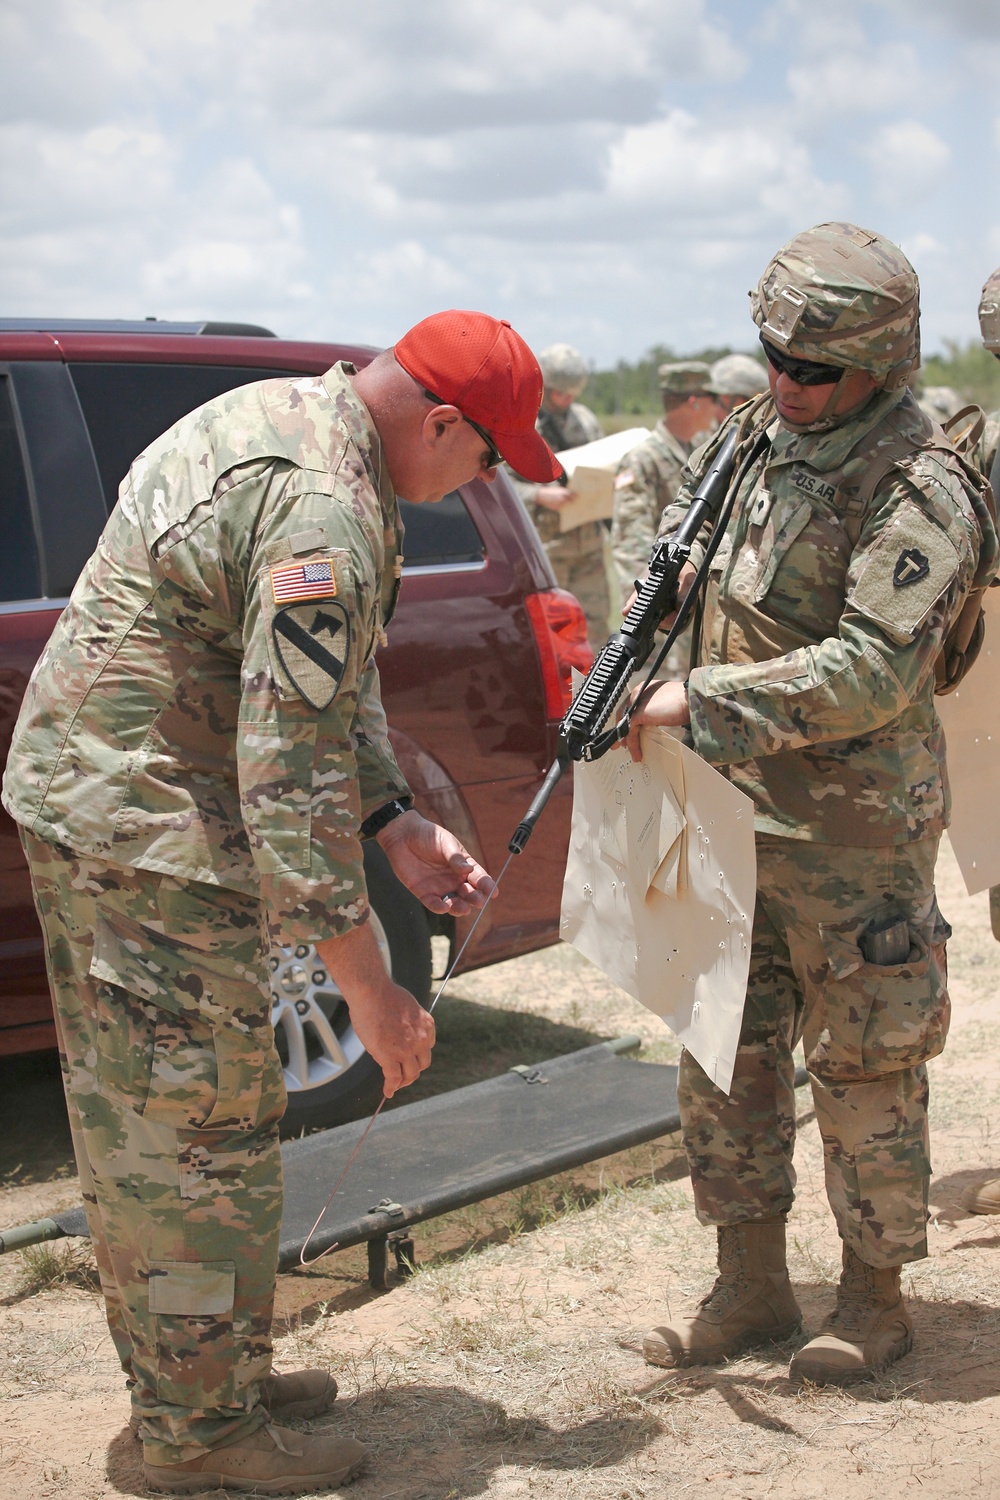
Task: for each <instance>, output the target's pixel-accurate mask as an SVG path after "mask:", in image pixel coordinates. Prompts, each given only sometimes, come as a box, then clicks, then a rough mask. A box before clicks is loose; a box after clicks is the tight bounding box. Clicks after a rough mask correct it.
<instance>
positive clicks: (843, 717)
mask: <svg viewBox="0 0 1000 1500" xmlns="http://www.w3.org/2000/svg"><path fill="white" fill-rule="evenodd" d="M733 420H735V421H737V422H740V421H747V420H748V419H747V417H746V415H745V413H737V414H736V415H735V417H734V418H731V419H730V421H733ZM752 420H755V422H756V430H759V427H760V426H761V425H764V424H768V423H769V424H770V425H769V428H768V430H769V432H770V433H771V436H772V445H771V449H770V452H769V453H768V454H766V455H765V456H764V458H763V459H761V460H759V461H758V462H757V464H756V467H755V468H754V469H753V470H752V471H751V473H750V474H749V475H748V477H747V479H746V480H745V482H744V485H743V488H742V490H741V493H740V494H739V495H738V496H737V499H736V504H735V506H734V510H733V514H732V517H731V520H730V523H729V526H728V528H727V532H726V535H725V537H724V539H723V541H722V544H721V545H720V548H719V551H718V553H717V554H716V556H715V558H714V559H713V564H712V568H711V571H710V575H709V583H708V587H707V590H706V597H705V617H704V624H703V630H702V637H701V642H700V648H699V657H700V661H701V663H702V665H700V666H698V667H697V668H696V669H695V670H694V671H692V673H691V676H690V678H689V682H688V695H689V701H690V707H691V733H692V737H693V741H694V745H695V748H696V749H697V750H698V751H699V753H700V754H701V755H703V756H704V757H705V759H706V760H708V761H710V762H712V763H713V764H714V765H716V766H719V767H723V768H725V769H726V772H727V774H728V775H729V777H730V779H731V780H732V781H733V782H734V784H736V785H737V786H739V787H740V788H741V789H742V790H743V791H745V792H747V793H748V795H749V796H751V797H752V798H753V800H754V802H755V804H756V810H757V815H756V826H757V828H758V830H759V831H760V832H764V833H771V834H778V835H782V836H784V837H787V838H798V839H812V840H816V841H819V842H823V843H833V844H850V845H861V846H875V845H891V844H899V843H905V842H908V841H910V840H914V839H920V838H925V837H929V836H932V835H935V834H938V833H940V831H941V830H942V829H943V828H944V827H945V825H946V823H947V817H948V790H947V780H946V772H945V759H944V737H943V733H942V730H941V725H940V722H939V720H938V717H937V714H936V712H935V709H934V663H935V660H936V658H937V655H938V652H939V650H940V647H941V644H942V641H943V639H944V636H945V634H946V632H947V629H948V626H949V624H950V623H951V621H952V620H953V618H954V617H955V616H956V614H957V613H958V610H959V609H960V607H961V604H962V601H963V599H964V597H965V595H966V593H967V591H968V589H969V588H970V586H971V584H972V582H973V580H974V579H975V580H976V581H977V582H982V581H983V579H984V578H985V577H986V576H992V573H993V572H995V570H996V564H997V538H996V533H995V531H994V530H993V527H992V525H991V523H990V522H989V518H988V517H986V521H985V525H983V523H982V520H981V519H977V508H976V507H975V506H974V504H973V498H974V496H975V498H976V499H978V498H979V495H980V494H981V490H980V489H979V488H977V481H976V479H975V478H974V476H973V474H972V473H971V472H970V471H969V470H967V469H966V468H965V467H964V466H963V464H962V462H961V461H960V460H959V458H958V456H957V455H956V454H955V453H954V450H953V449H951V448H950V446H948V445H945V446H939V440H940V443H941V444H943V443H944V439H943V438H940V435H939V439H936V438H935V437H934V434H933V432H932V428H931V424H930V422H929V421H928V419H927V418H926V417H925V416H924V415H923V413H922V412H921V411H920V410H919V408H918V407H917V405H916V402H915V401H914V400H913V397H912V396H911V395H909V394H908V393H907V394H905V395H902V396H901V395H900V393H899V392H883V393H882V394H880V395H878V396H876V397H875V398H874V399H873V400H872V401H871V402H869V403H868V405H867V406H866V407H865V408H864V410H863V411H862V412H861V413H860V414H859V415H858V416H856V417H854V418H853V419H852V420H850V421H848V422H845V423H844V424H842V425H841V426H839V427H836V428H834V429H833V430H832V431H831V432H826V433H820V434H815V435H811V434H804V435H797V434H795V433H792V432H787V431H784V430H782V429H781V428H780V427H779V425H778V423H777V420H776V419H775V417H774V409H773V406H772V405H771V403H770V400H769V399H766V400H764V401H762V402H760V403H758V404H757V406H756V408H755V418H754V419H752ZM728 429H729V423H726V424H725V426H724V427H723V428H722V430H721V433H720V435H719V437H718V438H717V439H716V440H715V441H714V442H713V443H711V444H710V445H708V447H707V448H706V450H705V455H706V458H711V457H712V456H713V454H714V451H715V449H716V447H717V446H718V444H719V443H720V442H721V440H722V437H723V436H724V435H725V434H726V432H727V431H728ZM698 467H699V470H700V469H702V468H703V467H704V464H703V462H701V460H699V465H698ZM873 477H874V479H876V480H877V481H878V482H877V483H875V484H874V488H873V492H872V493H869V492H868V491H869V490H871V488H872V486H871V485H869V486H867V487H866V478H868V479H872V478H873ZM692 489H693V482H692V483H691V484H686V485H685V487H684V489H683V490H682V492H681V495H680V497H679V499H678V503H677V504H676V505H675V506H673V507H671V509H670V510H668V512H667V513H666V515H665V517H664V523H663V527H662V530H663V532H664V534H667V533H668V532H669V531H671V530H672V529H674V528H675V527H676V526H677V524H678V522H679V518H680V515H681V514H682V512H683V509H684V507H685V506H686V504H687V503H688V500H689V498H690V494H691V490H692ZM981 526H982V531H981ZM981 538H982V541H981Z"/></svg>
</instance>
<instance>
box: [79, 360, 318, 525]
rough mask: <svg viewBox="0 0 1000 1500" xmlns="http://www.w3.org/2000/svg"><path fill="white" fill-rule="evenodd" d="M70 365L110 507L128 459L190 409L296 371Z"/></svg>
mask: <svg viewBox="0 0 1000 1500" xmlns="http://www.w3.org/2000/svg"><path fill="white" fill-rule="evenodd" d="M69 370H70V374H71V375H72V377H73V384H74V385H75V386H76V393H77V395H78V397H79V398H80V405H81V407H82V408H83V415H84V416H85V418H86V419H87V426H88V428H89V429H90V441H91V443H92V444H93V448H94V457H95V458H96V459H97V467H98V470H99V472H100V475H101V485H102V487H103V489H104V498H105V500H106V501H107V506H108V510H109V511H110V510H111V508H112V507H113V505H114V503H115V501H116V500H117V499H118V486H119V485H120V484H121V482H122V480H123V479H124V478H125V475H126V474H127V473H128V471H129V469H130V467H131V465H132V461H133V459H135V458H137V457H138V455H139V454H140V453H141V452H142V450H143V449H144V448H148V447H149V444H150V443H151V442H152V441H153V439H154V438H158V437H159V436H160V434H161V433H163V432H166V431H167V430H168V429H169V428H171V427H173V425H174V423H175V422H178V421H180V419H181V417H185V416H187V414H188V412H189V411H194V409H195V407H196V406H201V405H202V404H203V403H204V402H206V401H211V400H212V399H213V397H215V396H220V395H221V394H222V392H223V391H231V390H233V389H234V388H235V387H236V386H239V385H249V384H250V383H251V382H252V381H254V380H282V379H284V380H287V379H289V378H290V376H291V375H292V374H293V373H301V372H292V371H289V370H252V369H247V368H246V367H245V366H243V367H241V366H231V365H142V364H71V365H70V367H69Z"/></svg>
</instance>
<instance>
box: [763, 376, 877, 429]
mask: <svg viewBox="0 0 1000 1500" xmlns="http://www.w3.org/2000/svg"><path fill="white" fill-rule="evenodd" d="M850 374H851V371H850V370H848V369H843V370H841V372H840V375H839V376H838V378H837V379H836V380H835V381H834V382H833V384H832V385H831V386H830V394H829V396H827V398H826V401H825V402H824V403H823V410H822V411H821V412H820V414H819V416H818V417H817V418H816V419H815V421H813V422H792V421H790V420H789V418H788V417H783V416H782V415H781V414H780V412H779V414H778V421H779V422H780V423H781V425H782V427H786V428H787V429H788V431H789V432H797V433H814V432H832V430H833V429H834V427H839V426H840V424H841V422H844V421H846V420H847V418H848V417H856V416H857V414H858V412H860V411H863V410H864V408H865V407H866V406H867V405H868V401H870V400H872V398H873V397H874V396H876V395H878V392H879V391H880V390H881V389H882V387H881V386H876V387H875V389H874V390H873V391H872V392H871V394H870V395H869V397H868V400H866V401H862V402H861V404H860V405H859V406H856V407H855V408H854V409H853V410H852V411H848V412H837V413H834V410H833V408H834V407H835V406H836V404H837V397H838V396H839V395H840V393H841V391H842V390H843V387H844V377H845V376H847V375H850Z"/></svg>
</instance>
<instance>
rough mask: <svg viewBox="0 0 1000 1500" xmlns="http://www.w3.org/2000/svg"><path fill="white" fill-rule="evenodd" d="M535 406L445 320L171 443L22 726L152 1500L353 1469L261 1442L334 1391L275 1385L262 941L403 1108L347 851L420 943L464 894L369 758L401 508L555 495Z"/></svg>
mask: <svg viewBox="0 0 1000 1500" xmlns="http://www.w3.org/2000/svg"><path fill="white" fill-rule="evenodd" d="M541 391H542V382H541V375H540V373H539V371H538V367H537V365H536V363H535V360H534V357H533V356H532V354H531V352H530V350H529V349H528V348H527V346H526V345H525V344H524V343H523V342H522V341H521V340H520V339H519V338H518V336H517V334H515V333H514V332H513V330H512V329H511V328H510V326H509V325H508V324H506V323H500V322H498V321H497V320H496V319H494V318H487V317H485V316H484V315H483V314H481V313H460V312H452V313H441V314H438V315H437V316H436V317H433V318H428V319H425V320H424V322H422V323H419V324H418V325H417V326H416V327H415V328H413V329H411V330H410V332H409V333H408V334H406V335H405V337H404V338H402V339H401V340H400V341H399V343H398V344H397V345H396V347H395V349H394V350H388V351H387V352H386V353H384V354H382V355H380V356H378V357H377V358H376V359H375V360H374V361H373V362H372V363H371V364H370V365H368V366H367V367H366V368H365V369H364V370H360V371H355V370H354V368H353V366H351V365H344V364H341V365H335V366H334V367H333V369H331V370H328V371H327V373H326V374H325V375H324V376H322V377H315V376H298V377H295V378H294V379H291V380H284V379H282V380H270V381H265V382H263V383H261V384H257V385H249V386H244V387H242V388H241V389H239V390H235V391H232V392H230V393H228V394H226V395H223V396H220V397H219V398H218V399H217V400H216V401H213V402H210V403H209V404H208V405H207V406H203V407H201V408H199V409H198V410H197V411H195V412H192V413H191V414H190V415H189V416H187V417H185V418H184V419H183V420H182V421H181V422H179V423H178V424H177V426H176V427H175V428H173V429H172V431H170V432H168V433H167V434H166V435H165V436H164V437H162V438H160V439H158V440H157V442H155V443H153V444H152V445H151V447H149V448H148V449H147V450H146V451H145V453H143V454H141V455H140V457H139V458H138V459H137V460H136V461H135V463H134V464H133V465H132V468H131V470H130V472H129V475H128V477H127V478H126V479H125V481H124V482H123V484H122V487H121V493H120V499H119V502H118V505H117V506H116V507H115V510H114V511H113V513H112V515H111V518H110V520H109V521H108V524H107V527H106V528H105V531H104V534H103V536H102V537H101V540H100V542H99V543H98V547H97V550H96V552H95V553H94V555H93V557H92V558H91V560H90V562H89V563H88V564H87V566H86V568H85V569H84V571H83V574H82V575H81V578H80V581H79V583H78V584H77V586H76V588H75V589H74V591H73V597H72V599H71V600H70V602H69V605H68V607H67V609H66V610H65V612H64V613H63V615H62V618H61V619H60V621H59V624H58V625H57V626H56V629H55V631H54V632H53V634H52V637H51V639H50V641H49V643H48V645H47V646H46V649H45V652H44V653H43V655H42V657H41V659H40V661H39V663H38V665H37V667H36V669H35V672H34V674H33V676H32V679H31V683H30V685H29V687H28V691H27V693H26V695H25V699H24V705H23V708H22V711H21V717H20V719H19V721H18V726H17V730H16V732H15V736H14V741H13V745H12V747H11V751H10V757H9V760H8V763H7V775H6V780H5V783H4V806H5V807H6V808H7V810H8V812H9V813H10V814H11V816H12V817H14V818H15V819H16V820H17V821H18V822H19V823H20V824H21V825H22V830H21V831H22V837H23V841H24V845H25V851H26V853H27V857H28V862H29V866H30V869H31V877H32V883H33V885H34V890H35V898H36V902H37V906H38V911H39V916H40V918H41V922H42V927H43V930H44V934H45V942H46V952H47V958H48V965H49V979H50V984H51V986H52V994H53V1001H54V1007H55V1012H56V1026H57V1030H58V1033H59V1045H60V1051H61V1053H62V1064H63V1070H64V1078H65V1084H66V1096H67V1104H68V1107H69V1117H70V1124H71V1127H72V1131H73V1144H74V1148H75V1151H76V1157H77V1164H78V1167H79V1172H80V1180H81V1186H82V1189H83V1195H84V1199H85V1202H86V1206H87V1219H88V1224H89V1227H90V1235H91V1239H92V1241H93V1244H94V1251H95V1254H96V1257H97V1262H98V1266H99V1269H100V1275H101V1285H102V1288H103V1291H104V1296H105V1301H106V1305H107V1313H108V1322H109V1325H110V1328H111V1334H112V1337H113V1339H114V1342H115V1346H116V1349H117V1352H118V1355H119V1357H120V1359H121V1363H122V1366H123V1368H124V1370H125V1372H126V1375H127V1377H128V1381H129V1384H130V1386H131V1391H132V1409H133V1415H134V1419H135V1421H136V1425H137V1426H138V1428H139V1430H140V1433H141V1436H142V1440H143V1449H144V1470H145V1477H146V1481H147V1483H148V1484H149V1486H150V1487H151V1488H152V1489H155V1490H158V1491H167V1492H170V1493H183V1494H187V1493H192V1492H193V1491H194V1490H196V1489H197V1490H198V1491H199V1492H200V1491H201V1490H202V1489H215V1488H223V1487H225V1488H234V1489H239V1490H248V1489H254V1490H255V1493H263V1492H266V1493H268V1494H278V1493H281V1494H287V1493H291V1492H293V1491H295V1492H298V1491H301V1490H306V1489H308V1490H309V1491H313V1490H315V1489H317V1488H320V1489H325V1488H327V1487H329V1486H330V1485H333V1484H337V1483H340V1482H342V1481H343V1480H345V1479H347V1478H349V1477H350V1476H351V1475H352V1474H353V1473H354V1472H355V1471H356V1470H357V1468H358V1466H359V1465H360V1463H361V1462H362V1461H363V1459H364V1457H365V1450H364V1449H363V1448H362V1446H361V1444H360V1443H356V1442H354V1441H352V1440H351V1439H349V1438H339V1437H334V1436H328V1435H321V1434H320V1435H315V1436H309V1435H305V1434H301V1433H297V1432H291V1431H288V1430H287V1429H284V1428H282V1427H281V1426H274V1425H272V1424H273V1422H279V1423H280V1421H281V1419H282V1417H289V1416H292V1417H294V1416H310V1415H315V1414H316V1413H317V1412H320V1411H322V1410H324V1409H325V1408H326V1407H328V1406H329V1405H330V1404H331V1403H332V1401H333V1398H334V1396H335V1395H336V1386H335V1385H334V1384H333V1383H332V1382H331V1381H330V1379H329V1376H328V1374H327V1372H326V1371H318V1370H314V1371H305V1372H300V1373H298V1374H296V1375H293V1376H273V1375H272V1374H271V1337H270V1327H271V1312H272V1307H273V1301H274V1283H275V1269H276V1264H277V1253H278V1234H279V1230H280V1226H281V1157H280V1152H279V1145H278V1121H279V1120H280V1118H281V1115H282V1112H283V1110H284V1106H285V1092H284V1085H283V1081H282V1072H281V1065H280V1062H279V1060H278V1056H277V1053H276V1051H275V1047H274V1037H273V1033H272V1031H271V1025H270V988H269V983H268V980H269V973H268V968H267V957H268V953H269V949H270V942H269V940H268V933H267V921H268V920H269V921H270V923H271V927H272V933H273V936H274V937H275V938H276V939H277V940H278V941H281V942H285V943H289V942H290V943H315V944H316V947H317V951H318V952H319V954H320V958H321V961H322V963H323V964H324V967H325V968H326V969H327V971H328V972H329V974H330V975H331V976H332V978H333V980H334V982H335V983H336V984H337V986H338V988H339V989H340V991H341V992H342V994H343V996H344V999H345V1000H346V1001H347V1004H348V1007H349V1009H350V1013H351V1020H352V1023H353V1025H354V1028H355V1030H356V1031H357V1033H358V1036H359V1037H360V1039H361V1041H362V1042H363V1044H364V1046H365V1047H366V1048H367V1049H368V1051H369V1052H370V1053H371V1054H372V1056H373V1057H374V1058H375V1060H376V1061H377V1062H378V1063H379V1064H380V1065H381V1067H382V1069H383V1072H384V1074H385V1080H386V1081H385V1091H386V1093H387V1094H391V1093H393V1092H394V1091H395V1090H396V1089H397V1088H399V1087H401V1086H403V1085H405V1084H407V1083H410V1082H412V1081H413V1079H414V1078H416V1077H417V1075H418V1074H419V1073H420V1071H421V1070H422V1069H423V1068H425V1067H426V1066H427V1065H428V1063H429V1061H430V1050H431V1047H432V1046H433V1042H434V1026H433V1022H432V1020H431V1018H430V1016H428V1015H427V1014H426V1013H425V1012H424V1011H423V1010H422V1009H421V1008H420V1006H419V1005H418V1004H417V1002H416V1001H415V1000H414V999H413V997H412V996H410V995H409V994H408V993H407V992H406V991H405V990H404V989H401V988H400V986H399V985H397V984H395V983H394V982H393V980H392V978H391V977H390V975H389V974H388V973H387V971H386V969H385V965H384V963H383V962H382V959H381V956H380V953H379V949H378V944H377V941H376V938H375V936H374V934H373V930H372V926H371V924H370V923H369V922H368V920H367V919H368V915H369V907H368V897H367V892H366V889H365V880H364V870H363V865H362V850H361V839H362V838H366V837H368V838H377V839H378V841H379V843H380V844H381V846H382V848H383V849H384V851H385V853H386V855H387V857H388V859H389V862H390V864H391V865H392V868H393V870H394V871H395V873H396V875H397V876H398V877H399V879H400V880H402V881H403V883H404V884H405V885H407V886H408V887H409V889H410V890H412V891H413V892H414V894H415V895H416V896H418V897H419V898H420V899H421V900H422V901H424V903H425V904H426V905H427V906H428V907H430V909H431V910H433V911H439V912H444V911H451V912H455V913H462V912H467V911H469V910H470V909H472V907H475V906H482V904H483V902H484V901H485V899H486V896H487V894H488V892H489V891H490V890H491V889H492V882H491V881H490V879H489V877H488V876H487V874H486V872H485V871H484V870H482V869H481V868H480V866H479V865H477V864H476V863H475V862H474V861H473V860H472V859H471V858H470V857H469V856H468V854H467V853H466V852H465V850H464V849H463V848H462V846H461V845H460V844H459V842H458V840H457V839H455V838H454V837H453V836H452V835H451V834H449V833H447V832H446V831H445V830H444V829H443V828H439V827H438V826H437V825H436V824H434V823H429V822H427V821H426V820H425V819H423V818H422V817H420V815H419V814H418V813H417V812H416V811H414V810H413V809H412V807H411V806H410V803H411V798H410V796H409V793H408V790H407V786H406V782H405V781H404V779H403V777H402V775H401V774H400V771H399V768H398V766H397V765H396V761H395V758H394V756H393V753H392V750H391V748H390V745H389V740H388V736H387V732H386V723H385V717H384V715H383V712H382V706H381V702H380V698H379V690H378V672H377V670H376V667H375V661H374V651H375V647H376V645H377V643H378V641H379V639H380V637H381V634H382V630H383V627H384V626H385V625H386V624H388V621H389V618H390V616H391V613H392V607H393V604H394V602H395V597H396V591H397V589H398V587H399V576H400V563H401V561H402V557H401V551H400V544H401V541H402V529H401V525H400V519H399V508H398V506H397V504H396V494H397V492H398V493H401V494H403V495H405V496H406V498H407V499H408V500H410V501H413V502H415V503H421V502H430V501H435V500H440V499H441V498H442V496H443V495H445V494H446V493H448V492H449V491H451V490H453V489H454V488H455V487H456V486H457V485H459V484H462V483H464V482H465V481H467V480H469V479H471V478H473V477H474V476H475V475H476V474H479V475H481V476H482V477H483V478H485V479H492V478H493V477H494V474H495V465H496V464H497V463H499V462H500V454H499V453H498V452H497V448H498V447H499V448H500V449H501V450H502V453H503V456H504V457H505V458H507V459H508V460H509V461H510V462H511V463H514V464H516V465H517V467H518V468H519V469H520V470H521V471H522V472H523V473H529V474H534V475H535V476H536V477H537V478H538V479H539V480H545V479H548V478H551V477H552V476H553V475H554V474H555V473H557V472H558V465H557V464H556V463H555V461H554V459H553V457H552V455H551V453H550V452H549V451H548V449H547V448H546V447H545V444H544V443H543V442H542V440H541V439H540V438H539V437H538V435H537V433H536V432H535V428H534V423H535V417H536V414H537V411H538V402H539V400H540V398H541ZM431 392H433V393H434V394H433V395H432V394H430V393H431ZM257 1486H259V1487H260V1488H259V1490H258V1489H257V1488H256V1487H257Z"/></svg>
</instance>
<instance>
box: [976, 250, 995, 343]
mask: <svg viewBox="0 0 1000 1500" xmlns="http://www.w3.org/2000/svg"><path fill="white" fill-rule="evenodd" d="M979 327H980V330H981V331H982V335H983V348H984V349H988V350H989V351H990V353H991V354H998V355H1000V266H998V267H997V269H996V270H995V271H994V272H993V274H992V275H990V276H987V278H986V284H985V286H984V287H983V295H982V296H981V297H980V299H979Z"/></svg>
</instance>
